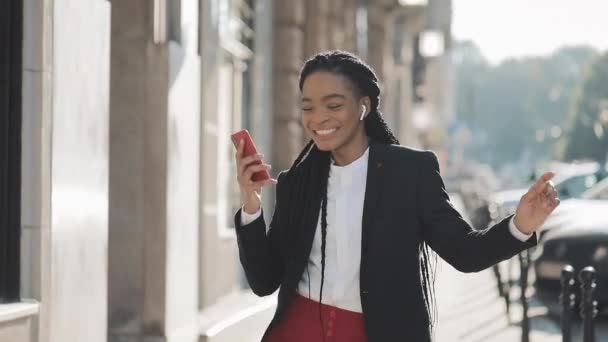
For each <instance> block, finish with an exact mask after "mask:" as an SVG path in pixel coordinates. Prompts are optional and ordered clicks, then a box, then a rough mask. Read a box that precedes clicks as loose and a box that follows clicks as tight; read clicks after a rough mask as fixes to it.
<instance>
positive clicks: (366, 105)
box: [359, 96, 371, 120]
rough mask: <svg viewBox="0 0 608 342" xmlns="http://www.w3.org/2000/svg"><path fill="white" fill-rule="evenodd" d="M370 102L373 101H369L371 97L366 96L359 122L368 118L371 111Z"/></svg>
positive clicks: (363, 100) (362, 101) (362, 103)
mask: <svg viewBox="0 0 608 342" xmlns="http://www.w3.org/2000/svg"><path fill="white" fill-rule="evenodd" d="M370 102H371V101H370V99H369V96H364V97H363V98H362V99H361V117H360V118H359V120H363V119H364V118H365V117H366V116H367V114H368V112H369V110H370V109H371V103H370Z"/></svg>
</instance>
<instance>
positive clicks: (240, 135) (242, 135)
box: [230, 129, 270, 182]
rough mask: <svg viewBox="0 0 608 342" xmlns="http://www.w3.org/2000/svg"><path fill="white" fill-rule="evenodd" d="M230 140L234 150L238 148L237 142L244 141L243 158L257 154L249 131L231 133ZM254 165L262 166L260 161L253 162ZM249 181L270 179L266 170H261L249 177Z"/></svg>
mask: <svg viewBox="0 0 608 342" xmlns="http://www.w3.org/2000/svg"><path fill="white" fill-rule="evenodd" d="M230 138H231V139H232V143H233V144H234V148H238V146H239V141H240V140H241V139H243V140H244V142H245V146H244V148H243V156H244V157H247V156H250V155H252V154H256V153H258V150H257V148H256V147H255V144H254V142H253V139H252V138H251V135H250V134H249V131H247V130H246V129H243V130H240V131H238V132H236V133H233V134H232V135H231V136H230ZM253 163H254V164H262V161H260V160H256V161H254V162H253ZM251 179H252V180H254V181H256V182H257V181H261V180H266V179H270V174H269V173H268V170H262V171H258V172H256V173H254V174H253V175H252V176H251Z"/></svg>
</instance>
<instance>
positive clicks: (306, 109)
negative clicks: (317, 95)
mask: <svg viewBox="0 0 608 342" xmlns="http://www.w3.org/2000/svg"><path fill="white" fill-rule="evenodd" d="M311 110H312V108H302V111H303V112H309V111H311Z"/></svg>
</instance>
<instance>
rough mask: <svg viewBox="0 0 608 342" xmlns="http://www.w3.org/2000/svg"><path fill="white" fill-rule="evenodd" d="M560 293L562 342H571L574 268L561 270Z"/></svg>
mask: <svg viewBox="0 0 608 342" xmlns="http://www.w3.org/2000/svg"><path fill="white" fill-rule="evenodd" d="M561 284H562V293H561V294H560V296H559V301H560V303H561V305H562V317H561V325H562V342H572V329H571V324H572V310H574V307H575V306H576V294H575V293H574V290H575V289H574V284H575V281H574V268H573V267H572V266H570V265H567V266H565V267H564V269H563V270H562V276H561Z"/></svg>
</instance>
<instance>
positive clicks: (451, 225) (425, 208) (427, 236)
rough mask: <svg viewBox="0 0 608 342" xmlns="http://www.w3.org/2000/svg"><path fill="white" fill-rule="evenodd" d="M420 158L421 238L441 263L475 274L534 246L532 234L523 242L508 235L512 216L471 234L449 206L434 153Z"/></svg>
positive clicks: (459, 215)
mask: <svg viewBox="0 0 608 342" xmlns="http://www.w3.org/2000/svg"><path fill="white" fill-rule="evenodd" d="M421 156H422V158H421V159H422V160H421V161H420V168H419V172H420V174H419V179H420V183H419V185H418V189H417V192H418V193H417V196H418V198H419V203H420V208H419V210H418V212H419V215H420V220H421V223H422V236H423V239H424V240H425V241H426V242H427V243H428V245H429V246H430V247H431V248H432V249H433V250H434V251H435V252H437V254H439V256H440V257H441V258H442V259H444V260H446V261H447V262H448V263H449V264H450V265H452V266H453V267H454V268H456V269H457V270H459V271H461V272H479V271H481V270H484V269H486V268H488V267H490V266H492V265H495V264H497V263H498V262H500V261H502V260H506V259H509V258H511V257H512V256H514V255H516V254H517V253H519V252H521V251H523V250H525V249H528V248H530V247H532V246H535V245H536V243H537V237H536V233H534V234H533V235H532V237H530V238H529V239H528V240H526V241H524V242H522V241H521V240H518V239H517V238H515V237H514V236H513V234H511V232H510V231H509V221H510V219H511V217H512V216H513V215H509V216H508V217H506V218H504V219H503V220H502V221H500V222H499V223H497V224H495V225H494V226H491V227H489V228H487V229H484V230H477V231H476V230H474V229H473V228H472V227H471V226H470V225H469V224H468V223H467V222H466V221H465V220H464V219H463V217H462V215H461V214H460V213H459V212H458V211H457V210H456V209H455V208H454V206H453V205H452V203H451V202H450V198H449V195H448V193H447V191H446V189H445V185H444V182H443V179H442V178H441V175H440V171H439V163H438V162H437V156H436V155H435V153H434V152H432V151H424V152H423V153H422V154H421Z"/></svg>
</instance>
